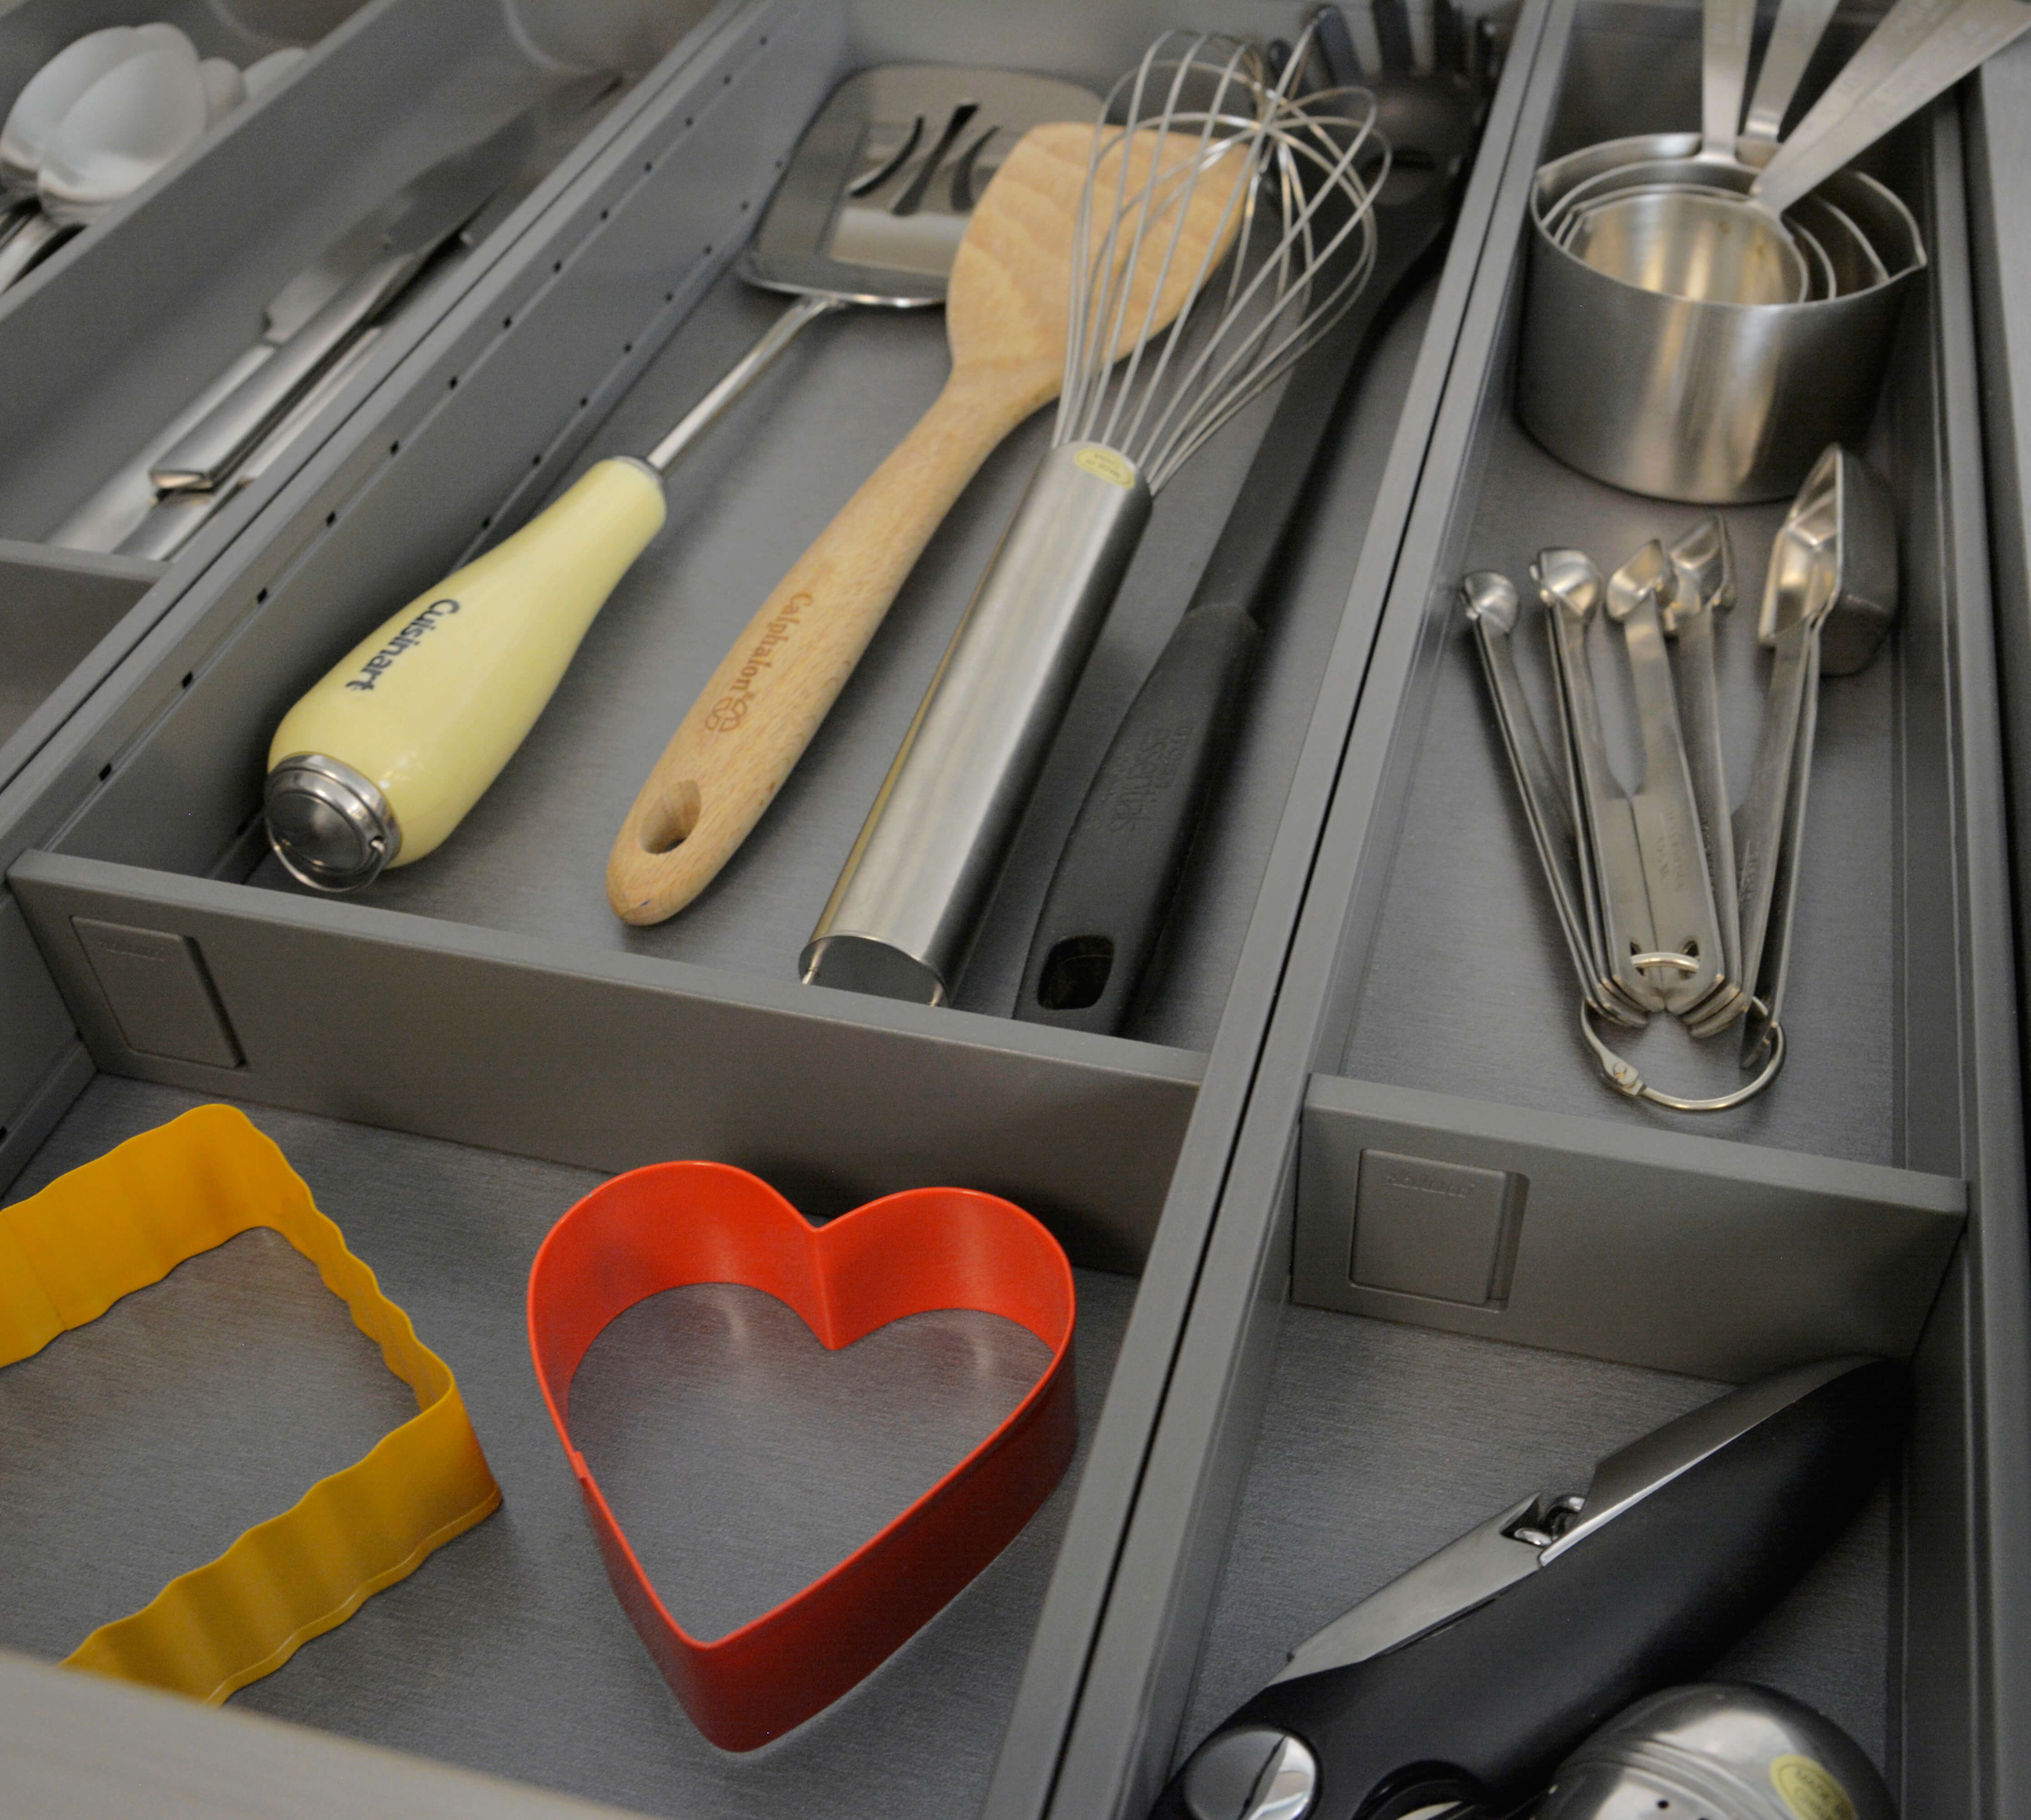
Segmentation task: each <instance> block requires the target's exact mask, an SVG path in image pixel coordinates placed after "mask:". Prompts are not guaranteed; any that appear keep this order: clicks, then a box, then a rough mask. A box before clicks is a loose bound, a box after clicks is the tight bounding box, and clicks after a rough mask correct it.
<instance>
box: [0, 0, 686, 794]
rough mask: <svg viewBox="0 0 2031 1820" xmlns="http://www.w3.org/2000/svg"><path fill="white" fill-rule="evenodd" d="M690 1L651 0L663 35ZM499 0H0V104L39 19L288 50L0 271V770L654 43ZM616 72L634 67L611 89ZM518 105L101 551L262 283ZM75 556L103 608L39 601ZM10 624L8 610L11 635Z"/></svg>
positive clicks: (581, 131)
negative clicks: (386, 303) (164, 506)
mask: <svg viewBox="0 0 2031 1820" xmlns="http://www.w3.org/2000/svg"><path fill="white" fill-rule="evenodd" d="M524 6H525V9H527V4H526V0H524ZM702 10H703V8H702V6H700V5H693V6H689V7H674V8H672V9H669V13H668V14H667V16H666V17H665V19H664V20H663V21H661V32H662V47H663V48H664V49H668V48H669V47H670V46H672V45H674V44H675V43H676V41H677V39H679V38H680V37H681V36H682V35H683V34H684V30H685V29H686V28H688V26H689V25H690V24H692V23H693V22H694V21H695V20H696V18H697V17H699V13H701V12H702ZM515 17H516V15H515V14H514V12H513V9H510V8H505V7H496V6H490V5H486V4H474V3H471V0H371V3H370V4H367V5H365V6H360V5H358V4H348V3H346V0H315V3H311V4H289V3H286V0H282V3H272V4H271V3H265V0H250V3H249V4H248V5H246V6H238V7H231V8H229V7H224V6H198V5H184V4H180V3H173V4H170V5H168V6H146V5H141V4H139V3H134V4H108V3H93V4H80V3H79V0H31V3H30V4H27V5H24V6H17V7H14V8H12V9H9V13H8V14H7V17H6V21H5V22H4V24H0V95H4V96H5V97H6V101H7V103H9V105H11V103H12V100H13V96H14V95H15V94H16V93H17V91H18V90H19V89H20V87H21V86H22V84H24V83H25V82H26V81H27V80H28V78H29V77H30V76H32V74H33V73H35V70H36V69H38V68H39V66H40V65H42V64H43V62H45V61H47V58H50V56H52V55H54V54H55V53H56V52H57V51H58V50H60V49H61V48H62V47H63V46H64V45H65V44H66V43H69V42H70V41H71V40H72V39H74V38H76V37H78V36H80V35H82V34H84V33H85V32H89V31H93V30H96V29H99V28H102V27H105V26H108V25H112V24H137V23H140V22H143V21H151V20H156V19H162V20H166V21H169V22H170V23H172V24H175V25H177V27H178V28H181V29H182V30H183V31H184V32H185V33H186V34H187V35H188V36H189V37H190V39H192V43H194V45H195V47H196V49H197V50H198V52H199V55H200V56H205V57H223V58H226V59H228V60H229V61H231V62H233V63H235V64H236V65H242V66H244V65H248V64H249V63H251V62H254V61H255V59H257V58H260V57H262V56H263V55H264V54H266V53H269V52H272V51H274V50H278V49H280V48H283V47H289V46H295V47H302V48H304V49H305V50H306V52H307V54H306V55H305V56H304V58H303V60H302V61H301V62H299V63H297V64H296V65H294V66H293V68H290V69H287V70H286V71H285V73H282V74H281V76H280V77H279V78H278V80H277V81H276V82H275V84H274V85H273V86H272V87H270V88H266V89H265V90H264V91H263V92H262V93H260V94H259V95H255V96H252V97H250V98H249V99H247V100H246V101H244V102H242V103H240V105H239V106H237V107H236V108H234V109H233V110H232V111H231V112H229V114H226V115H225V117H223V118H222V119H221V120H219V121H217V122H215V123H214V125H213V126H212V127H211V129H210V130H209V131H207V132H206V134H205V135H204V136H203V138H202V139H200V140H199V141H198V142H197V143H196V144H195V145H193V146H192V147H190V149H189V150H188V151H186V152H184V154H183V155H181V157H179V158H178V159H177V160H175V161H174V162H173V163H172V164H171V165H170V166H168V167H167V168H166V170H163V171H162V173H160V174H159V175H158V176H157V177H155V178H154V179H153V180H151V181H150V182H149V183H147V185H144V186H143V188H141V189H140V190H138V191H137V192H135V193H134V194H133V195H132V196H129V197H128V198H127V199H126V200H124V201H122V202H120V203H117V204H115V205H114V207H112V208H110V210H109V211H106V213H105V214H103V215H102V216H101V217H99V218H98V219H96V220H95V221H94V222H91V224H90V225H89V226H87V227H86V228H84V229H83V230H82V231H81V232H80V233H76V234H75V235H74V236H73V237H71V238H70V239H69V240H67V241H64V242H63V243H62V244H61V245H59V246H58V248H57V250H56V251H55V252H53V253H51V254H50V255H49V256H48V257H47V258H46V259H43V261H42V262H41V263H39V264H38V265H36V266H35V267H33V268H32V270H30V271H28V274H26V275H25V276H24V277H23V278H20V280H19V281H18V282H16V283H14V284H13V285H9V287H8V288H7V289H6V290H5V291H0V367H4V369H5V370H6V372H7V374H8V375H9V383H8V386H7V388H6V397H5V398H4V399H3V400H0V539H6V565H7V572H6V575H5V576H4V577H0V587H4V588H5V591H6V601H7V605H6V612H7V613H8V614H9V616H10V617H12V616H13V614H17V613H19V614H22V615H23V616H24V621H26V620H27V619H28V616H30V615H33V616H34V617H35V619H37V620H39V621H42V622H43V625H44V628H45V635H44V636H43V638H41V639H39V640H33V641H32V643H28V644H27V645H20V647H19V649H20V661H19V662H9V663H7V664H6V666H5V668H6V673H7V676H8V682H9V688H8V690H7V693H6V699H5V700H4V701H0V785H5V784H6V783H7V782H8V781H9V780H11V779H13V778H14V777H16V776H17V775H18V774H20V772H21V771H22V770H24V768H25V767H26V766H28V763H30V761H31V760H32V759H33V758H34V756H35V753H36V752H37V751H39V749H40V748H41V747H42V746H43V744H46V743H47V740H48V739H49V737H50V735H51V734H53V733H54V732H55V731H56V730H57V729H58V728H59V727H61V725H62V724H63V722H65V719H66V718H68V717H69V714H71V713H73V711H74V710H76V708H77V707H78V706H79V705H80V703H81V702H82V701H83V700H84V699H85V697H86V696H88V695H89V693H90V692H91V690H92V688H95V686H96V685H97V684H99V682H100V681H102V680H103V679H104V678H105V677H106V675H107V674H109V673H110V671H111V670H112V669H114V667H115V666H117V664H118V663H119V662H120V661H121V659H122V658H124V657H125V655H127V654H128V653H129V652H130V651H132V649H133V648H134V647H135V645H136V643H138V642H139V641H140V639H141V638H142V636H143V635H144V634H145V633H146V632H147V630H148V628H149V627H150V626H151V625H154V624H155V622H156V621H158V620H159V619H160V618H161V617H162V615H163V614H165V613H166V611H167V610H169V609H170V606H172V605H173V602H175V601H176V600H177V598H178V597H179V596H180V595H181V593H182V592H183V591H184V588H185V587H187V586H188V584H190V583H191V582H192V581H193V580H195V579H196V576H198V575H199V574H200V573H201V572H203V569H204V567H205V565H206V564H207V563H208V562H209V561H211V559H212V558H214V557H216V556H217V554H218V552H219V551H220V550H222V548H223V547H224V546H225V543H227V542H229V540H230V539H231V538H232V537H233V535H235V534H236V533H237V532H238V531H240V530H241V529H243V528H244V527H245V526H246V524H248V521H249V520H251V519H252V517H253V516H254V515H255V513H256V512H258V511H259V509H260V508H261V505H263V503H264V502H266V501H267V500H269V499H270V498H273V497H274V493H275V491H276V489H277V488H278V487H279V486H280V484H281V482H282V480H283V479H285V477H286V476H288V475H289V473H291V472H293V471H294V469H295V468H296V467H298V466H300V464H301V463H302V461H303V460H304V457H306V456H307V455H308V454H309V453H310V452H311V450H312V449H314V448H315V447H316V446H317V445H318V443H319V441H320V440H321V439H322V436H323V435H324V434H328V433H329V432H330V430H331V429H332V428H333V427H334V426H335V425H336V424H337V423H338V422H340V421H341V420H343V418H344V416H345V414H346V412H348V410H349V409H350V408H352V405H355V404H356V403H358V401H360V398H362V397H364V396H365V395H366V393H367V390H370V389H371V387H372V386H373V385H375V383H376V382H378V381H379V380H381V379H385V378H386V375H387V374H388V373H389V371H391V370H392V369H393V367H394V366H395V365H396V364H397V363H398V362H399V361H400V360H401V358H402V356H403V355H404V353H405V352H407V351H408V349H411V348H412V347H413V346H414V345H416V341H417V340H418V338H419V337H420V335H421V334H422V333H423V329H424V327H425V326H427V324H428V323H430V322H431V321H433V320H434V319H436V318H437V317H438V315H442V313H443V311H444V310H445V308H447V307H448V306H449V304H450V302H451V301H452V300H453V298H455V297H456V296H458V295H459V294H460V293H462V292H463V291H464V290H465V289H468V288H469V287H470V285H471V283H472V282H473V281H474V280H475V278H477V277H478V275H479V273H480V272H481V271H483V270H485V269H486V267H487V266H488V265H489V264H490V263H492V261H493V260H494V258H495V257H496V256H497V255H498V254H499V253H500V252H501V251H502V250H503V248H505V247H506V246H507V245H508V244H509V243H510V242H511V241H512V240H513V238H514V237H516V234H518V233H520V230H521V229H523V228H524V227H525V226H527V224H528V223H529V222H530V221H531V220H532V219H533V218H535V215H536V214H538V213H539V212H540V211H541V209H542V207H543V206H544V205H545V203H547V201H548V200H550V197H551V196H553V195H555V194H556V193H557V190H558V189H559V188H561V187H562V186H563V185H564V184H565V182H567V181H568V178H569V174H570V173H566V175H565V176H563V177H558V178H557V181H555V182H552V183H549V184H548V185H547V187H546V177H548V176H549V175H550V174H551V173H553V172H554V171H555V170H556V168H557V166H560V165H561V164H571V165H572V166H573V167H574V169H576V167H577V166H581V165H582V164H583V157H582V156H579V155H577V153H578V151H579V148H580V147H581V142H583V141H584V140H587V138H588V136H590V137H591V138H593V139H594V140H597V139H599V138H601V137H603V136H606V134H608V133H610V132H611V131H612V129H613V126H614V125H616V124H617V116H618V115H624V114H626V113H627V112H628V110H629V108H630V106H633V105H636V104H639V99H640V93H639V91H642V90H644V89H647V90H653V89H654V88H655V87H656V86H657V83H656V82H655V81H654V80H651V81H649V82H647V83H644V82H643V80H642V79H643V76H645V74H646V73H647V71H648V70H649V69H650V65H651V64H652V63H653V62H654V61H655V58H656V55H657V54H658V52H657V51H656V50H655V48H654V46H653V45H652V44H650V43H647V42H645V43H643V44H642V45H639V46H637V47H634V49H635V54H636V55H637V57H638V58H644V57H645V58H647V61H645V62H637V63H636V64H635V66H634V67H632V68H631V69H628V70H627V71H625V72H614V73H611V74H610V75H609V74H606V73H591V72H592V71H593V65H592V62H591V60H590V59H591V58H592V57H594V56H596V55H597V54H599V53H601V52H602V51H605V50H610V49H611V47H604V46H598V45H594V44H591V43H588V44H587V46H586V47H584V48H585V50H586V51H587V61H585V62H581V63H580V64H579V65H577V66H576V67H570V66H567V65H566V64H565V62H562V61H561V60H560V59H559V58H557V57H555V56H542V55H539V54H538V53H537V51H536V50H534V49H533V48H527V47H526V46H527V42H528V41H527V39H526V38H518V37H517V35H516V32H517V30H518V28H517V27H516V24H515V22H514V21H515ZM631 83H632V84H633V85H634V88H635V91H637V92H635V93H632V94H631V93H628V92H625V91H627V90H628V88H629V85H630V84H631ZM532 109H533V110H535V113H534V114H532V115H531V121H530V129H529V132H528V136H527V144H526V147H524V156H523V159H522V160H521V162H520V166H519V168H517V169H516V170H512V172H511V173H510V174H509V180H508V181H507V184H506V185H505V187H504V188H503V189H502V190H501V192H498V196H497V198H496V200H494V202H492V203H489V204H488V205H487V207H486V208H485V209H483V210H482V211H480V213H479V214H478V215H477V216H476V217H475V219H474V220H473V221H472V222H471V223H470V224H468V227H467V228H466V229H464V230H463V232H462V234H461V236H460V237H457V238H456V239H455V241H454V242H453V244H452V245H450V246H449V248H446V249H445V251H443V252H441V253H440V254H439V255H438V256H437V257H436V258H435V259H434V260H433V262H432V263H430V265H429V266H428V267H426V269H425V270H424V271H423V273H422V274H421V275H420V276H419V277H418V278H416V280H415V281H414V282H412V284H411V285H410V286H409V287H408V289H407V290H406V291H404V292H403V293H401V294H400V295H399V296H397V298H396V299H395V300H394V301H393V304H392V305H391V306H390V307H389V308H388V309H387V310H386V312H385V313H384V314H383V315H382V316H381V317H380V318H379V319H378V322H377V323H375V325H374V326H372V328H371V330H369V332H368V334H367V336H366V337H365V338H364V339H363V340H362V341H360V342H359V343H357V344H356V346H355V349H354V350H353V351H352V352H348V353H347V354H345V355H344V356H341V359H340V360H339V361H338V363H337V364H336V365H334V367H332V368H331V369H330V371H329V372H328V373H327V374H326V375H325V377H324V378H322V379H320V380H319V381H318V382H316V384H315V386H313V387H312V389H311V391H310V392H309V393H308V394H307V396H306V397H304V399H303V400H301V401H300V402H299V403H298V404H297V405H295V406H294V407H293V409H292V411H291V412H290V413H289V415H288V416H285V418H284V419H283V420H282V421H281V423H280V425H279V426H278V427H276V428H275V429H274V430H273V431H270V433H269V434H267V435H266V437H265V438H264V439H263V441H262V442H261V443H260V444H259V446H257V447H256V449H255V450H254V452H253V453H252V454H251V455H249V456H248V457H247V458H246V459H245V460H244V461H243V462H242V464H240V468H238V470H237V474H238V484H237V487H235V486H228V487H222V488H221V489H219V490H218V503H217V504H216V505H214V506H213V507H212V508H211V509H210V510H209V511H207V512H192V513H187V514H185V515H184V517H182V518H181V520H179V523H178V526H177V531H176V533H175V536H174V537H173V538H164V537H162V536H160V535H155V536H151V539H150V542H149V546H148V548H147V550H140V549H139V548H138V546H137V548H136V550H131V551H129V552H128V553H126V554H110V553H114V552H117V550H118V548H119V546H121V544H122V543H124V542H125V541H126V540H127V539H129V535H130V534H131V533H132V532H134V531H136V529H137V528H139V527H140V521H141V520H142V518H143V515H144V513H146V512H147V509H148V505H149V502H150V501H151V497H152V492H153V490H152V487H151V484H150V483H149V480H148V478H147V474H148V468H149V465H150V463H151V461H152V460H154V459H155V458H156V457H158V456H159V455H160V454H161V453H162V450H163V449H164V448H165V446H166V445H167V443H168V442H170V441H171V440H172V439H173V437H174V435H175V434H177V432H178V431H179V429H180V428H182V427H188V426H189V424H190V423H192V422H194V421H195V420H196V419H197V418H198V417H199V416H202V415H203V411H204V410H205V409H206V408H208V404H209V402H210V401H216V400H217V399H218V398H219V397H222V396H223V395H224V393H225V390H228V389H229V387H230V386H231V385H232V384H233V382H235V381H237V380H238V379H244V378H245V377H246V376H247V375H248V374H250V373H251V372H252V371H255V370H256V369H257V368H258V367H259V366H260V365H261V364H262V363H263V360H265V359H266V357H268V356H269V354H270V345H269V343H268V342H267V341H266V340H265V339H264V336H265V334H266V331H267V329H268V326H269V319H268V318H267V316H266V310H267V306H268V304H269V302H270V299H271V298H274V297H275V296H277V295H278V293H281V292H282V291H283V289H284V288H285V286H286V285H289V284H290V282H291V281H292V280H293V279H294V278H296V275H297V274H299V273H300V272H301V271H302V270H304V268H305V267H307V266H309V265H311V263H313V262H315V261H316V260H317V259H319V256H320V255H322V253H323V252H325V250H326V248H327V247H329V246H330V245H331V244H333V243H334V241H337V240H338V239H339V238H340V237H341V235H343V234H345V233H346V231H347V230H348V229H350V228H351V227H352V225H353V224H354V223H355V222H356V221H358V220H360V218H363V217H364V216H366V215H367V214H369V212H370V211H373V210H374V209H375V208H376V207H378V205H379V204H380V203H382V202H383V200H385V199H386V198H388V197H389V196H392V195H393V194H394V193H395V192H397V190H399V189H401V188H402V187H403V186H404V185H406V184H408V183H409V182H410V181H412V180H414V179H416V177H419V176H420V175H421V174H422V173H424V172H425V171H427V170H429V169H430V167H431V166H433V165H434V164H436V163H437V162H438V161H439V160H441V159H444V158H445V157H446V156H447V155H449V154H451V153H453V152H455V151H458V150H459V149H460V147H463V146H465V145H467V144H471V143H472V142H474V141H476V140H481V139H483V138H485V137H486V136H487V135H488V134H489V133H490V132H493V131H494V130H495V129H498V128H499V127H500V126H501V125H503V124H504V123H505V122H507V121H509V120H511V119H512V118H514V117H516V116H518V115H520V114H523V113H524V110H532ZM538 190H541V191H542V195H541V196H536V195H535V192H536V191H538ZM339 275H341V274H340V268H338V267H334V268H333V277H334V280H336V278H337V277H338V276H339ZM310 307H311V304H310V301H309V299H308V293H305V303H304V308H302V309H296V310H294V311H293V313H292V314H291V315H290V320H291V321H292V322H299V321H300V320H302V319H304V318H305V317H306V315H307V311H308V309H309V308H310ZM178 539H181V541H178ZM94 571H96V572H98V573H99V574H100V575H101V576H105V577H108V578H110V579H111V580H115V581H117V582H118V583H119V584H121V585H122V586H124V587H125V588H126V589H127V591H128V592H129V595H131V597H132V598H131V599H130V600H129V610H128V611H126V612H125V613H122V614H118V615H117V616H109V615H108V614H106V612H105V611H104V610H103V609H102V597H103V594H104V591H103V590H99V591H97V592H95V594H94V595H93V596H92V598H91V599H89V600H81V601H80V603H79V610H74V611H71V612H65V611H62V610H61V609H59V608H58V607H56V606H54V605H53V604H52V603H51V602H50V601H49V599H48V596H49V595H50V593H51V591H56V592H58V593H59V594H63V593H65V592H66V591H74V590H75V589H76V587H77V586H78V585H79V584H78V583H77V581H76V577H77V576H80V574H89V573H91V572H94ZM88 632H89V636H87V634H88ZM26 636H27V626H26V625H25V624H24V628H23V631H22V632H21V633H20V635H18V638H17V637H14V636H10V639H9V644H10V646H15V645H17V644H18V639H19V638H25V637H26ZM11 655H13V652H12V651H10V656H11Z"/></svg>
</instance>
